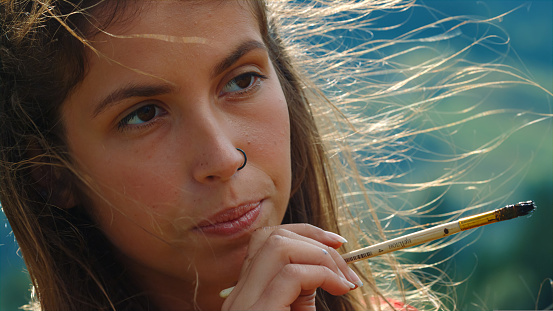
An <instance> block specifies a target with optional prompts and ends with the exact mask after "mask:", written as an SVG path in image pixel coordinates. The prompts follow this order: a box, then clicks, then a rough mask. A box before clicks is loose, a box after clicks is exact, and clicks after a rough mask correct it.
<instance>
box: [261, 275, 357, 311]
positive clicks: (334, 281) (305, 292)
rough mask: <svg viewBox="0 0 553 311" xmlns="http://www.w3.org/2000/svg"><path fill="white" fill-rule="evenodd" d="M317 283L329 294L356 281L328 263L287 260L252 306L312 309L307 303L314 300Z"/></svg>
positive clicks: (352, 286) (347, 290)
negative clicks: (340, 275)
mask: <svg viewBox="0 0 553 311" xmlns="http://www.w3.org/2000/svg"><path fill="white" fill-rule="evenodd" d="M319 287H320V288H322V289H323V290H325V291H327V292H329V293H330V294H332V295H343V294H346V293H347V292H349V291H350V290H351V289H353V288H355V285H354V284H352V283H350V282H348V281H347V280H345V279H343V278H341V277H339V276H338V275H337V274H336V273H334V272H333V271H331V270H330V269H328V268H327V267H323V266H312V265H298V264H289V265H286V266H285V267H283V269H282V270H281V271H280V272H279V274H278V275H276V276H275V278H274V279H273V280H272V281H271V283H270V284H268V286H267V287H266V288H265V290H264V291H263V293H262V294H261V296H260V299H259V300H258V301H257V302H256V304H255V305H254V309H257V307H258V306H259V307H262V305H263V307H269V308H270V309H281V308H286V307H290V306H294V307H295V308H294V310H296V308H301V309H303V310H313V308H314V305H311V304H310V303H313V304H314V302H315V300H314V299H313V298H314V294H315V291H316V289H317V288H319ZM266 304H272V305H269V306H267V305H266Z"/></svg>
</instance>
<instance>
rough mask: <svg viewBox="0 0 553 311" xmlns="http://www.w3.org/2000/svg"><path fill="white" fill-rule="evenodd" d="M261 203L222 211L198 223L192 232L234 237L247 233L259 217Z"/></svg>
mask: <svg viewBox="0 0 553 311" xmlns="http://www.w3.org/2000/svg"><path fill="white" fill-rule="evenodd" d="M260 212H261V201H258V202H254V203H248V204H243V205H240V206H237V207H234V208H230V209H227V210H224V211H222V212H220V213H217V214H215V215H214V216H212V217H210V218H209V219H207V220H205V221H202V222H200V223H199V224H198V225H197V226H196V227H195V228H194V230H198V231H200V232H202V233H204V234H213V235H224V236H229V235H234V234H237V233H239V232H244V231H247V230H248V229H249V228H251V227H252V225H253V223H254V222H255V221H256V220H257V218H258V217H259V214H260Z"/></svg>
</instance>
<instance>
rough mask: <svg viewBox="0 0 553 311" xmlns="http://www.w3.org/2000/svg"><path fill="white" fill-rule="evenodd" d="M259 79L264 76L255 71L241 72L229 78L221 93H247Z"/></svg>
mask: <svg viewBox="0 0 553 311" xmlns="http://www.w3.org/2000/svg"><path fill="white" fill-rule="evenodd" d="M260 79H261V80H263V79H266V77H265V76H264V75H261V74H259V73H256V72H247V73H244V74H241V75H239V76H237V77H236V78H234V79H232V80H230V81H229V82H228V83H227V84H226V85H225V86H224V87H223V89H222V90H221V94H233V93H234V94H241V93H247V92H248V91H250V90H251V89H252V88H253V87H254V86H255V85H257V83H258V81H259V80H260Z"/></svg>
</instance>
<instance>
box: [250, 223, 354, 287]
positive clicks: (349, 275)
mask: <svg viewBox="0 0 553 311" xmlns="http://www.w3.org/2000/svg"><path fill="white" fill-rule="evenodd" d="M290 227H291V226H288V228H290ZM297 227H299V228H300V230H299V231H300V232H301V231H302V230H301V228H304V229H307V231H311V229H317V230H314V231H315V232H317V233H320V231H322V230H320V229H319V228H316V227H313V226H297ZM283 228H284V226H281V227H279V228H276V229H271V230H272V231H270V230H269V231H265V234H266V233H267V232H270V236H275V235H279V236H283V237H287V238H290V239H296V240H299V241H303V242H306V243H310V244H313V245H315V246H317V247H319V248H320V249H321V253H322V255H324V256H327V255H329V256H330V257H331V258H332V259H333V260H334V263H335V264H336V266H329V265H327V266H328V267H329V268H331V269H332V270H333V271H335V272H337V273H339V274H340V276H342V277H345V278H346V279H348V281H350V282H353V283H355V284H356V285H357V286H362V285H363V283H362V282H361V280H360V279H359V277H358V276H357V274H355V272H353V270H351V269H350V268H349V267H348V265H347V263H346V262H345V261H344V259H343V258H342V256H340V254H338V252H337V251H336V250H335V249H333V248H331V247H329V246H327V245H326V244H323V243H321V242H319V241H317V240H314V239H311V238H309V237H306V236H303V235H300V234H297V233H296V232H292V231H289V230H286V229H283ZM322 232H323V233H324V234H326V231H322ZM303 233H305V231H303ZM326 236H328V235H326ZM258 238H259V237H258ZM263 242H264V243H265V242H266V239H265V240H264V241H263ZM258 251H259V250H255V249H254V247H252V248H250V249H248V255H247V257H246V259H245V261H244V264H243V270H242V273H246V272H245V271H247V270H248V269H249V268H250V263H251V261H252V260H253V258H254V257H256V255H257V252H258ZM254 253H255V254H254ZM321 253H319V254H317V253H315V254H316V255H321ZM297 263H303V262H297ZM311 264H313V263H312V262H311Z"/></svg>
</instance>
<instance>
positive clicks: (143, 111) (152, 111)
mask: <svg viewBox="0 0 553 311" xmlns="http://www.w3.org/2000/svg"><path fill="white" fill-rule="evenodd" d="M155 116H156V108H155V107H154V105H148V106H144V107H142V108H139V109H138V110H136V118H137V119H139V120H140V121H142V122H147V121H150V120H151V119H153V118H154V117H155Z"/></svg>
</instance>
